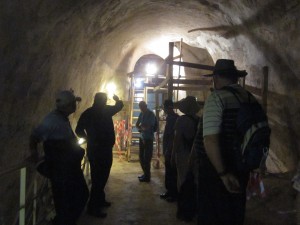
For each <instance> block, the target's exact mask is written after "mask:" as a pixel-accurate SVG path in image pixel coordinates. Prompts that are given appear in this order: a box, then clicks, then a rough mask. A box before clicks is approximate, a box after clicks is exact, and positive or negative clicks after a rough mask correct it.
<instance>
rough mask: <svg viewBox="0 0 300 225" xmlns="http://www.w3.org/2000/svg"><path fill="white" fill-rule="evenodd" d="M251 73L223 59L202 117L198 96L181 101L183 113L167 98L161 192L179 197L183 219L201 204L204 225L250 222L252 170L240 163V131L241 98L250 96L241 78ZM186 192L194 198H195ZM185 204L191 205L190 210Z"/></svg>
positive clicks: (168, 197) (199, 215)
mask: <svg viewBox="0 0 300 225" xmlns="http://www.w3.org/2000/svg"><path fill="white" fill-rule="evenodd" d="M246 75H247V72H246V71H240V70H237V69H236V67H235V65H234V61H233V60H228V59H219V60H217V62H216V64H215V67H214V71H213V73H212V74H211V75H209V76H212V78H213V84H214V90H213V91H212V93H211V95H210V96H209V97H208V98H207V100H206V101H205V104H204V109H203V114H202V115H201V116H200V117H198V116H197V113H198V111H199V110H200V107H199V106H197V104H196V102H194V103H193V101H195V100H193V97H192V96H188V97H186V98H185V99H183V100H181V101H179V102H177V103H176V104H177V108H178V109H179V110H180V111H181V112H183V113H184V115H182V116H178V115H177V114H176V113H175V112H174V110H173V108H174V107H173V102H172V101H171V100H166V101H165V103H164V111H165V113H166V114H167V117H166V126H165V131H164V138H163V150H164V156H165V186H166V190H167V191H166V192H165V193H163V194H161V198H163V199H166V200H167V201H171V202H172V201H175V200H177V201H178V204H177V209H178V210H177V217H178V218H179V219H182V220H186V221H188V220H191V219H192V217H193V215H194V214H193V212H191V211H193V210H195V212H196V214H197V223H198V224H199V225H224V224H230V225H241V224H243V222H244V217H245V206H246V188H247V183H248V179H249V173H250V172H249V171H247V170H240V169H239V168H238V167H237V163H236V160H237V156H236V151H235V149H234V135H235V132H236V129H237V128H236V124H235V120H236V117H237V112H238V110H239V108H240V104H241V103H240V102H247V101H248V100H249V99H248V98H249V95H248V92H247V91H246V90H245V89H244V88H243V87H242V86H240V85H239V84H238V80H239V78H240V77H245V76H246ZM227 87H230V88H233V89H234V90H235V93H236V95H237V96H238V97H239V99H240V101H238V100H237V98H236V96H235V95H233V94H232V92H230V91H227V90H226V88H227ZM252 101H256V100H255V99H252ZM183 103H185V104H183ZM187 103H188V104H187ZM187 106H189V107H190V108H189V109H188V107H187ZM198 114H199V113H198ZM195 124H196V126H195ZM191 175H192V176H191ZM176 179H177V186H176ZM193 182H194V183H195V184H196V188H195V187H193ZM194 190H195V192H196V195H195V197H194V198H196V199H197V202H196V206H195V207H192V206H194V200H193V198H192V197H191V193H190V192H193V191H194ZM184 192H187V193H184ZM196 196H197V197H196ZM183 197H186V198H188V200H189V204H188V203H185V202H184V201H186V200H187V199H182V198H183ZM187 206H188V207H187ZM184 207H187V210H190V211H187V212H186V211H184V210H185V209H184ZM181 210H182V211H181Z"/></svg>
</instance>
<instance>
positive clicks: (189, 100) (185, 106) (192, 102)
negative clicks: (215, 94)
mask: <svg viewBox="0 0 300 225" xmlns="http://www.w3.org/2000/svg"><path fill="white" fill-rule="evenodd" d="M176 105H177V108H178V109H179V110H180V111H181V112H182V113H184V114H186V115H194V114H197V113H198V112H199V110H200V109H201V106H200V105H199V104H198V102H197V101H196V98H195V97H194V96H187V97H186V98H183V99H181V100H180V101H178V102H177V103H176Z"/></svg>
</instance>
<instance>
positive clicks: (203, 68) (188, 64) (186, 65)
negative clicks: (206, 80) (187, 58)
mask: <svg viewBox="0 0 300 225" xmlns="http://www.w3.org/2000/svg"><path fill="white" fill-rule="evenodd" d="M167 63H168V64H170V65H177V66H184V67H190V68H195V69H202V70H210V71H213V70H214V66H209V65H203V64H197V63H190V62H178V61H171V62H170V61H169V62H167Z"/></svg>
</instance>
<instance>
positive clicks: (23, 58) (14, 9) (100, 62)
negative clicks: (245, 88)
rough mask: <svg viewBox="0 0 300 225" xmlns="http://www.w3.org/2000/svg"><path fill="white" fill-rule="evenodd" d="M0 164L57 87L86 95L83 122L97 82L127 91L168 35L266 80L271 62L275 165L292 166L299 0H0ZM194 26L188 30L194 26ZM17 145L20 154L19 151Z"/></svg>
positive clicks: (20, 151)
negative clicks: (131, 76)
mask: <svg viewBox="0 0 300 225" xmlns="http://www.w3.org/2000/svg"><path fill="white" fill-rule="evenodd" d="M0 5H1V7H0V15H1V18H0V20H1V27H0V29H1V30H0V32H1V39H0V46H1V48H0V49H1V50H0V55H1V62H0V63H1V76H0V81H1V82H0V99H1V111H0V118H1V122H0V127H1V134H0V135H1V136H0V141H1V143H2V150H1V158H0V165H1V167H2V166H3V167H5V165H12V164H15V163H17V162H19V161H22V159H23V158H24V157H26V156H27V155H28V153H29V152H28V148H27V145H28V141H27V140H28V136H29V134H30V131H31V129H32V128H33V127H34V126H35V125H36V124H37V123H38V122H39V121H40V120H41V118H42V117H43V116H44V114H45V113H47V112H48V111H50V110H51V109H52V108H53V105H54V96H55V93H56V92H57V91H58V90H61V89H69V88H72V89H74V90H75V92H76V93H77V94H79V95H80V96H82V98H83V101H82V103H80V106H79V109H78V111H77V112H76V113H75V114H74V116H71V119H72V120H73V123H74V122H76V120H77V119H78V116H79V115H80V113H81V112H82V111H83V110H84V109H85V108H86V107H88V106H89V105H90V104H91V101H92V98H93V95H94V93H95V92H97V91H100V90H104V89H105V87H106V84H107V83H109V82H115V84H116V85H117V94H118V95H120V96H121V97H122V98H123V99H127V97H128V88H129V83H128V78H127V75H126V74H127V73H128V72H131V71H132V70H133V68H134V66H135V63H136V62H137V60H138V59H139V58H140V57H142V56H143V55H146V54H156V55H159V56H160V57H162V58H165V57H166V56H167V54H168V42H169V41H180V39H181V38H183V41H184V42H185V43H187V44H189V45H192V46H194V47H198V48H203V49H206V50H207V52H208V53H209V54H210V56H211V59H212V60H213V61H215V60H216V59H218V58H232V59H234V60H235V62H236V65H237V67H238V68H240V69H246V70H247V71H248V73H249V75H248V77H247V80H246V83H247V84H249V85H251V86H256V87H260V86H261V75H262V72H261V70H262V67H263V66H268V67H269V94H268V115H269V118H270V123H271V125H272V129H273V132H272V146H271V149H272V151H273V153H274V154H275V155H276V158H278V159H279V161H280V165H278V166H279V168H276V167H275V166H274V164H273V163H272V162H270V163H269V164H270V165H269V166H270V168H271V169H272V170H274V171H282V170H291V169H293V168H294V166H295V162H296V160H297V154H298V150H299V144H300V142H299V139H300V138H299V134H300V123H299V121H300V106H299V100H300V99H299V98H300V94H299V86H300V83H299V76H300V73H299V71H300V69H299V67H300V65H299V61H300V54H299V49H300V46H299V45H300V40H299V29H298V28H299V27H300V25H299V21H300V20H299V15H300V13H299V12H300V8H299V3H298V1H296V0H295V1H293V0H289V1H280V0H273V1H254V0H253V1H249V0H232V1H218V0H212V1H206V0H201V1H196V0H186V1H184V2H183V1H174V0H169V1H168V0H164V1H146V0H140V1H136V0H128V1H116V0H107V1H104V0H103V1H93V0H91V1H84V2H83V1H70V0H62V1H51V0H46V1H40V2H36V1H29V2H28V1H26V2H25V1H23V2H20V1H16V0H10V1H5V0H3V1H2V2H1V4H0ZM189 31H190V32H189ZM16 152H17V154H16Z"/></svg>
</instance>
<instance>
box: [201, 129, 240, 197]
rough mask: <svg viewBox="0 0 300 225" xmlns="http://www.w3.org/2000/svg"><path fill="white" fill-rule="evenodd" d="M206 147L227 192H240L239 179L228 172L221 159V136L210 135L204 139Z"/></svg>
mask: <svg viewBox="0 0 300 225" xmlns="http://www.w3.org/2000/svg"><path fill="white" fill-rule="evenodd" d="M204 146H205V149H206V154H207V157H208V158H209V160H210V162H211V163H212V165H213V166H214V168H215V169H216V171H217V173H218V175H219V176H220V178H221V180H222V181H223V183H224V185H225V187H226V189H227V191H229V192H231V193H238V192H240V184H239V181H238V180H237V178H236V177H235V176H234V175H233V174H231V173H230V172H229V171H227V170H226V168H225V166H224V164H223V160H222V157H221V151H220V148H219V135H218V134H214V135H208V136H205V137H204Z"/></svg>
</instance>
